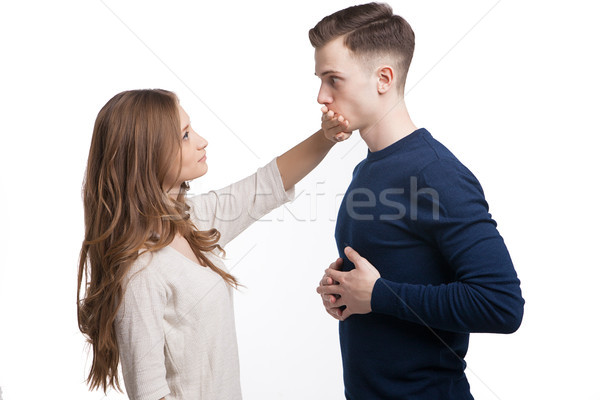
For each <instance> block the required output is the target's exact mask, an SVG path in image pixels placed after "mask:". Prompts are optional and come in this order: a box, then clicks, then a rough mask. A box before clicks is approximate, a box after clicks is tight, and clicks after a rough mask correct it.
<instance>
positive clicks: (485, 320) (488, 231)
mask: <svg viewBox="0 0 600 400" xmlns="http://www.w3.org/2000/svg"><path fill="white" fill-rule="evenodd" d="M413 179H414V178H413ZM416 179H417V182H416V183H417V185H418V186H417V187H418V190H417V191H416V193H411V196H415V197H414V201H412V200H411V207H416V210H417V213H416V215H414V217H415V218H412V220H411V224H413V229H414V231H415V232H417V234H418V235H420V236H421V237H422V238H423V240H424V241H425V242H427V243H428V244H429V245H430V246H432V247H433V248H434V249H435V250H437V251H439V252H440V254H441V255H442V257H443V259H444V260H445V261H446V263H447V265H448V266H449V268H451V270H452V272H453V274H454V279H452V281H451V282H450V283H447V284H441V285H420V284H408V283H398V282H393V281H390V280H386V279H383V278H379V279H378V280H377V282H376V283H375V286H374V288H373V294H372V298H371V307H372V309H373V311H374V312H379V313H384V314H389V315H393V316H396V317H398V318H401V319H404V320H407V321H410V322H414V323H418V324H422V325H427V326H429V327H431V328H435V329H442V330H447V331H454V332H464V333H467V332H490V333H512V332H514V331H516V330H517V329H518V327H519V326H520V324H521V321H522V318H523V306H524V300H523V298H522V297H521V289H520V281H519V279H518V278H517V274H516V272H515V269H514V267H513V263H512V261H511V258H510V255H509V253H508V249H507V248H506V245H505V244H504V240H503V239H502V237H501V236H500V234H499V232H498V231H497V229H496V222H495V221H494V220H493V219H492V218H491V215H490V214H489V213H488V205H487V202H486V201H485V198H484V195H483V190H482V189H481V186H480V184H479V182H478V181H477V179H476V178H475V177H474V176H473V174H472V173H471V172H470V171H469V170H468V169H467V168H465V167H464V166H462V165H461V164H459V163H457V162H454V161H452V160H438V161H435V162H434V163H432V164H430V165H429V166H427V167H426V168H425V169H424V170H423V171H421V173H420V174H419V175H418V176H417V177H416ZM413 189H415V188H412V187H411V191H412V190H413ZM415 203H416V204H415Z"/></svg>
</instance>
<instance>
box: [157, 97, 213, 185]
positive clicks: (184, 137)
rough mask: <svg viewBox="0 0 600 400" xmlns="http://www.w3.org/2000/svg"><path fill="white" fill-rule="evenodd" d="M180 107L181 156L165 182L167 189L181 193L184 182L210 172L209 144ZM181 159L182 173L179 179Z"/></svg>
mask: <svg viewBox="0 0 600 400" xmlns="http://www.w3.org/2000/svg"><path fill="white" fill-rule="evenodd" d="M178 107H179V120H180V121H181V132H180V139H181V154H177V155H176V156H175V158H174V159H173V163H172V165H171V169H170V170H169V172H168V173H167V177H166V182H165V186H166V188H165V189H170V188H173V189H176V190H177V191H179V187H180V186H181V184H182V183H183V182H184V181H191V180H192V179H196V178H198V177H201V176H202V175H204V174H206V172H207V171H208V165H207V164H206V146H207V145H208V142H207V141H206V139H204V138H203V137H201V136H200V135H198V134H197V133H196V131H194V129H193V128H192V125H191V123H190V117H189V115H188V114H187V113H186V112H185V110H184V109H183V108H182V107H181V105H179V104H178ZM180 157H181V158H180ZM180 159H181V172H180V173H179V177H177V172H178V170H179V160H180Z"/></svg>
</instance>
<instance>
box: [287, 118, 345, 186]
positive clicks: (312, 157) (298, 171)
mask: <svg viewBox="0 0 600 400" xmlns="http://www.w3.org/2000/svg"><path fill="white" fill-rule="evenodd" d="M329 113H331V116H329V115H328V113H327V112H324V114H323V128H325V130H323V129H319V130H318V131H317V132H316V133H315V134H313V135H312V136H310V137H309V138H308V139H306V140H304V141H303V142H301V143H299V144H297V145H296V146H294V147H293V148H291V149H290V150H288V151H286V152H285V153H284V154H282V155H280V156H279V157H277V167H278V168H279V173H280V174H281V180H282V182H283V187H284V189H285V190H286V191H287V190H288V189H290V188H292V187H293V186H294V185H295V184H296V183H298V182H300V180H302V178H304V177H305V176H306V175H308V173H309V172H310V171H312V170H313V169H314V168H315V167H316V166H317V165H319V163H320V162H321V161H322V160H323V158H325V156H326V155H327V153H328V152H329V150H331V148H332V147H333V146H334V145H335V144H336V143H337V142H341V141H343V140H346V139H348V138H349V137H350V134H351V133H347V132H343V130H344V129H346V128H348V125H349V123H348V121H346V120H344V119H343V117H339V119H338V118H335V119H333V116H334V114H333V112H332V111H329ZM336 117H337V116H336ZM340 120H341V121H340ZM326 124H327V125H326Z"/></svg>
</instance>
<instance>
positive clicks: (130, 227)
mask: <svg viewBox="0 0 600 400" xmlns="http://www.w3.org/2000/svg"><path fill="white" fill-rule="evenodd" d="M178 102H179V100H178V99H177V97H176V95H175V94H174V93H172V92H168V91H166V90H160V89H156V90H133V91H126V92H122V93H119V94H117V95H116V96H115V97H113V98H112V99H110V100H109V102H108V103H106V105H105V106H104V107H103V108H102V109H101V110H100V112H99V113H98V117H97V118H96V122H95V125H94V132H93V136H92V143H91V146H90V154H89V158H88V164H87V170H86V174H85V179H84V182H83V203H84V215H85V239H84V241H83V245H82V246H81V253H80V258H79V271H78V276H77V319H78V322H79V329H80V330H81V332H82V333H83V334H84V336H86V338H87V341H88V343H89V344H91V346H92V349H93V361H92V366H91V370H90V373H89V375H88V377H87V384H88V385H89V387H90V389H91V390H94V389H98V388H100V387H101V388H102V389H103V390H104V392H106V390H107V389H108V387H110V386H112V387H113V388H115V389H117V390H120V391H121V388H120V385H119V377H118V369H117V367H118V365H119V349H118V346H117V339H116V334H115V328H114V326H113V322H114V320H115V317H116V314H117V310H118V308H119V306H120V304H121V299H122V291H123V290H124V288H123V282H124V277H125V275H126V273H127V271H128V269H129V267H130V266H131V264H132V263H133V262H134V261H135V260H136V258H137V257H138V255H139V254H141V253H143V252H145V251H156V250H159V249H161V248H163V247H165V246H167V245H168V244H169V243H171V241H172V240H173V238H174V237H175V235H176V234H177V233H179V234H181V235H182V236H183V237H184V238H185V239H186V240H187V241H188V242H189V244H190V246H191V248H192V250H193V252H194V254H195V255H196V256H197V257H198V259H199V261H200V262H201V263H202V264H203V265H205V266H207V267H209V268H211V269H212V270H213V271H215V272H216V273H217V274H219V275H220V276H221V277H223V279H224V280H225V281H226V282H227V283H228V284H230V285H232V286H234V287H236V286H237V281H236V279H235V278H234V277H233V276H231V275H230V274H228V273H227V272H225V271H223V270H221V269H219V268H218V267H217V266H215V265H214V264H213V263H212V262H211V261H210V259H209V258H208V257H207V256H206V255H205V252H211V251H213V250H215V249H216V250H217V251H220V252H221V253H223V249H222V248H221V247H220V246H219V245H218V244H217V243H218V241H219V238H220V234H219V232H218V231H217V230H216V229H214V228H213V229H211V230H208V231H198V230H197V229H196V228H195V226H194V225H193V223H192V221H191V220H190V218H189V206H188V205H186V203H185V198H184V196H185V192H186V191H187V190H188V189H189V186H188V185H187V184H186V183H183V184H182V185H181V187H180V189H179V193H178V196H177V199H175V200H174V199H172V198H171V197H169V195H168V194H166V193H165V191H164V189H163V184H164V183H165V177H166V176H167V172H168V171H169V169H170V168H172V165H173V164H174V163H175V162H177V157H179V162H180V165H179V168H180V170H181V135H180V130H181V126H180V120H179V108H178ZM82 291H83V297H82V296H81V294H82V293H81V292H82Z"/></svg>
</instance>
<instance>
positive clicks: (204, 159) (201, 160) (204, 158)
mask: <svg viewBox="0 0 600 400" xmlns="http://www.w3.org/2000/svg"><path fill="white" fill-rule="evenodd" d="M205 161H206V154H205V155H204V157H202V158H201V159H199V160H198V162H205Z"/></svg>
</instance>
